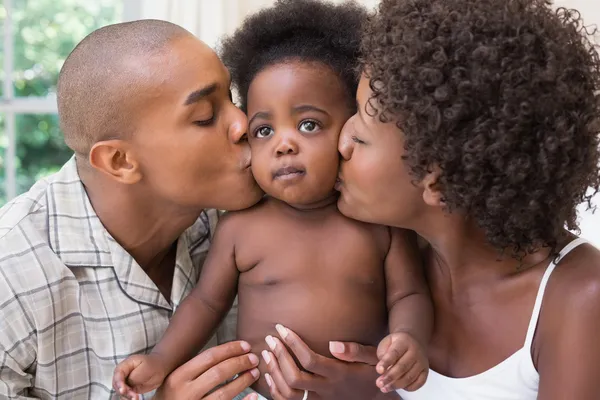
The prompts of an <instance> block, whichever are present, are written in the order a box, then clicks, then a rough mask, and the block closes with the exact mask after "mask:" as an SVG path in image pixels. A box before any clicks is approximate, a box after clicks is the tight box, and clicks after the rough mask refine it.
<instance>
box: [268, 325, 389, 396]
mask: <svg viewBox="0 0 600 400" xmlns="http://www.w3.org/2000/svg"><path fill="white" fill-rule="evenodd" d="M277 331H278V333H279V336H280V337H281V339H279V338H275V337H272V336H268V337H267V338H266V342H267V345H268V346H269V348H270V349H271V351H264V352H263V354H262V356H263V359H264V360H265V362H266V364H267V369H268V370H269V373H268V374H266V376H265V379H266V380H267V383H268V384H269V387H270V392H271V396H272V397H273V399H274V400H303V399H305V398H307V399H308V400H318V399H321V400H325V399H347V400H352V399H356V400H364V399H374V398H390V399H392V398H396V399H397V398H398V396H397V394H395V393H393V394H391V395H388V396H389V397H380V396H382V394H381V392H380V391H379V389H378V388H377V386H376V385H375V381H376V379H377V377H378V374H377V372H376V371H375V365H376V364H377V362H378V361H379V360H378V358H377V350H376V348H375V347H368V346H361V345H358V344H355V343H339V342H332V343H330V351H331V353H332V354H334V355H335V356H336V357H338V358H340V360H343V361H340V360H335V359H331V358H328V357H324V356H322V355H319V354H317V353H315V352H314V351H312V350H311V349H310V348H309V347H308V346H307V345H306V343H304V342H303V341H302V339H300V337H298V335H296V334H295V333H294V332H293V331H291V330H289V329H287V328H285V327H283V326H281V325H277ZM284 343H285V346H284ZM286 346H287V347H288V348H289V349H290V350H291V352H292V353H293V354H294V355H295V356H296V358H297V359H298V362H299V363H300V365H301V366H302V368H303V370H301V369H300V368H299V367H298V366H297V364H296V362H295V361H294V359H293V357H292V355H291V354H290V352H288V350H287V348H286ZM305 391H308V396H307V397H305Z"/></svg>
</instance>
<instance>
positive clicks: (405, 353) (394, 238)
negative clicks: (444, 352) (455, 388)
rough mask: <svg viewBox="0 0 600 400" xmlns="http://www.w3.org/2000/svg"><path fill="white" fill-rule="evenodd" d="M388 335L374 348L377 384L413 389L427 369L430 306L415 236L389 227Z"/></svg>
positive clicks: (387, 263)
mask: <svg viewBox="0 0 600 400" xmlns="http://www.w3.org/2000/svg"><path fill="white" fill-rule="evenodd" d="M385 277H386V289H387V305H388V312H389V329H390V335H389V336H387V337H386V338H385V339H384V340H383V341H382V342H381V343H380V344H379V347H378V349H377V356H378V357H379V360H380V361H379V363H378V364H377V372H378V373H379V374H381V375H382V376H381V377H380V378H379V379H378V380H377V386H379V387H380V388H385V389H387V390H386V391H391V389H392V388H396V389H399V388H403V389H408V390H416V389H417V388H419V387H420V386H422V385H423V383H424V382H425V379H426V377H427V372H428V370H429V364H428V362H427V351H426V348H427V344H428V343H429V339H430V336H431V331H432V329H433V307H432V304H431V298H430V295H429V290H428V287H427V284H426V282H425V278H424V274H423V265H422V262H421V257H420V256H419V248H418V243H417V236H416V234H415V233H414V232H412V231H407V230H401V229H393V228H392V229H391V243H390V249H389V251H388V254H387V257H386V260H385Z"/></svg>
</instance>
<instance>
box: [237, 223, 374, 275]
mask: <svg viewBox="0 0 600 400" xmlns="http://www.w3.org/2000/svg"><path fill="white" fill-rule="evenodd" d="M383 247H384V246H382V243H381V237H380V236H379V237H378V235H377V234H376V233H375V232H374V231H373V230H372V229H369V228H368V227H365V226H362V225H355V224H352V223H346V222H345V221H343V220H342V221H337V220H335V219H334V220H329V221H323V223H320V224H317V223H307V224H291V223H286V222H283V223H280V224H271V225H269V226H267V225H265V226H257V227H256V228H255V229H253V230H252V232H251V236H249V237H247V238H246V240H244V242H243V243H242V244H240V245H238V246H237V247H236V251H235V257H236V264H237V265H238V268H239V270H240V271H241V272H242V274H243V275H244V276H243V277H242V278H241V279H243V280H244V281H246V283H254V284H265V285H274V284H277V283H284V282H289V281H295V282H299V283H300V282H316V281H323V282H327V281H329V282H330V284H331V282H332V281H333V280H336V281H338V282H339V281H340V280H342V281H344V282H345V283H347V284H349V285H352V284H356V285H374V286H379V285H380V284H383V283H384V282H385V279H384V267H383V266H384V261H385V252H384V251H383Z"/></svg>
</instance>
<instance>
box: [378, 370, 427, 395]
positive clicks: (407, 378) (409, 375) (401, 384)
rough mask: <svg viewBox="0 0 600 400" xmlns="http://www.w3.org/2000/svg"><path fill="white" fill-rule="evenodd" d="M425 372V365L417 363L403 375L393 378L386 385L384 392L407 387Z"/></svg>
mask: <svg viewBox="0 0 600 400" xmlns="http://www.w3.org/2000/svg"><path fill="white" fill-rule="evenodd" d="M422 372H423V366H421V365H419V364H417V363H415V364H413V366H412V368H411V369H409V370H408V371H407V372H406V373H404V374H403V375H401V376H400V377H399V378H397V379H391V380H390V381H388V382H389V383H387V384H385V386H384V389H386V390H384V393H388V392H391V391H392V390H397V389H405V388H407V387H409V386H410V385H412V384H413V383H415V382H416V381H417V379H418V378H419V375H420V374H421V373H422Z"/></svg>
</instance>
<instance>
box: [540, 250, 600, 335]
mask: <svg viewBox="0 0 600 400" xmlns="http://www.w3.org/2000/svg"><path fill="white" fill-rule="evenodd" d="M542 304H543V306H542V313H541V315H540V323H539V326H538V331H539V332H541V333H542V334H544V336H546V337H549V338H550V339H552V340H563V339H564V335H569V336H570V335H573V334H574V333H577V331H580V330H586V331H588V330H592V329H593V330H594V331H598V330H600V249H598V248H596V247H594V246H593V245H592V244H589V243H584V244H582V245H580V246H578V247H577V248H575V249H574V250H572V251H571V252H570V253H569V254H567V255H566V256H565V257H564V258H563V259H562V260H560V262H559V263H558V264H557V266H556V268H555V269H554V271H553V273H552V275H551V276H550V279H549V281H548V286H547V289H546V292H545V295H544V299H543V303H542Z"/></svg>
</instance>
